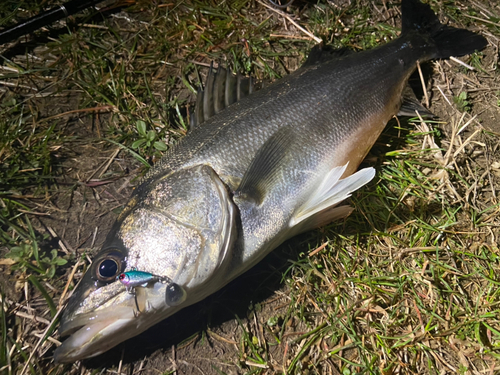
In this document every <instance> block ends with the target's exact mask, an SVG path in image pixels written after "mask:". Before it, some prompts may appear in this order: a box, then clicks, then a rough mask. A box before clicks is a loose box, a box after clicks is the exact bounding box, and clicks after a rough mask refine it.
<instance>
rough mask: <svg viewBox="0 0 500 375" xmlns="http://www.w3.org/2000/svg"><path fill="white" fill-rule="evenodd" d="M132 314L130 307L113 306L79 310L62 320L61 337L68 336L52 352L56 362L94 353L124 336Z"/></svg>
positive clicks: (103, 350) (90, 355)
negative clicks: (81, 311)
mask: <svg viewBox="0 0 500 375" xmlns="http://www.w3.org/2000/svg"><path fill="white" fill-rule="evenodd" d="M134 320H136V316H135V313H134V310H133V309H131V308H130V307H120V306H114V307H109V308H106V309H104V310H102V311H96V312H91V313H86V314H81V315H79V316H77V317H76V318H74V319H73V320H70V321H65V322H62V324H61V327H60V328H59V330H60V334H61V337H64V336H70V337H69V338H67V339H66V340H65V341H64V342H63V343H62V345H61V346H59V347H58V348H57V349H56V351H55V352H54V360H55V361H56V362H58V363H71V362H75V361H78V360H80V359H83V358H88V357H95V356H97V355H99V354H101V353H103V352H105V351H107V350H109V349H110V348H112V347H113V346H115V345H117V344H118V343H120V342H122V341H124V340H126V339H127V338H128V337H129V336H130V333H129V334H127V331H128V332H130V328H131V325H135V324H134V323H135V322H134Z"/></svg>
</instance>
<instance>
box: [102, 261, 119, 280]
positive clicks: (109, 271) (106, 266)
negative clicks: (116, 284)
mask: <svg viewBox="0 0 500 375" xmlns="http://www.w3.org/2000/svg"><path fill="white" fill-rule="evenodd" d="M120 268H121V267H120V265H119V264H118V260H117V259H115V258H111V257H109V258H105V259H103V260H101V261H100V262H99V263H98V264H97V269H96V276H97V279H98V280H99V281H104V282H109V281H113V280H115V279H116V275H117V274H118V273H119V272H120V271H121V269H120ZM120 276H121V275H120Z"/></svg>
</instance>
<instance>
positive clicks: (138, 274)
mask: <svg viewBox="0 0 500 375" xmlns="http://www.w3.org/2000/svg"><path fill="white" fill-rule="evenodd" d="M117 279H118V280H119V281H120V282H121V283H122V284H123V285H125V286H126V287H127V289H128V288H135V287H137V286H146V285H147V284H149V283H150V282H152V281H158V280H159V279H160V278H159V276H156V275H153V274H152V273H149V272H143V271H135V270H134V271H128V272H123V273H121V274H119V275H118V277H117Z"/></svg>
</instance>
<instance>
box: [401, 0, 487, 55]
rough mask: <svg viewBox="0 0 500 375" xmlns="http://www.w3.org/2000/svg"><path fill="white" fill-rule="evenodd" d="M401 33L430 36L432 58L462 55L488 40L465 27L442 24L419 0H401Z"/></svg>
mask: <svg viewBox="0 0 500 375" xmlns="http://www.w3.org/2000/svg"><path fill="white" fill-rule="evenodd" d="M401 12H402V13H403V25H402V34H403V35H404V34H409V33H412V32H417V33H418V34H421V35H422V36H427V37H429V36H430V37H431V39H432V42H433V44H434V47H435V50H434V51H433V56H432V57H433V58H448V57H450V56H463V55H468V54H470V53H473V52H474V51H479V50H482V49H483V48H485V47H486V46H487V44H488V41H487V40H486V39H485V38H484V37H482V36H481V35H478V34H475V33H473V32H472V31H469V30H465V29H457V28H455V27H451V26H446V25H443V24H442V23H441V22H439V19H438V18H437V16H436V15H435V14H434V12H433V11H432V9H431V8H430V7H429V6H428V5H426V4H423V3H421V2H420V1H419V0H402V3H401Z"/></svg>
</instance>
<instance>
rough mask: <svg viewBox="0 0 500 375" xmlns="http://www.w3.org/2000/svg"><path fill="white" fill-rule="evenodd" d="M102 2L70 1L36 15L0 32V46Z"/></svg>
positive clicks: (87, 0) (96, 0)
mask: <svg viewBox="0 0 500 375" xmlns="http://www.w3.org/2000/svg"><path fill="white" fill-rule="evenodd" d="M103 1H104V0H71V1H68V2H67V3H64V4H62V5H60V6H58V7H56V8H52V9H50V10H47V11H45V12H42V13H40V14H37V15H36V16H34V17H31V18H29V19H28V20H26V21H24V22H21V23H20V24H17V25H15V26H12V27H9V28H7V29H5V30H2V31H0V45H2V44H4V43H7V42H10V41H12V40H15V39H17V38H19V37H20V36H23V35H26V34H29V33H32V32H33V31H35V30H38V29H39V28H41V27H44V26H46V25H48V24H50V23H52V22H55V21H59V20H60V19H63V18H66V17H69V16H71V15H72V14H75V13H78V12H81V11H82V10H84V9H87V8H90V7H91V6H93V5H96V4H98V3H102V2H103Z"/></svg>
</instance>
